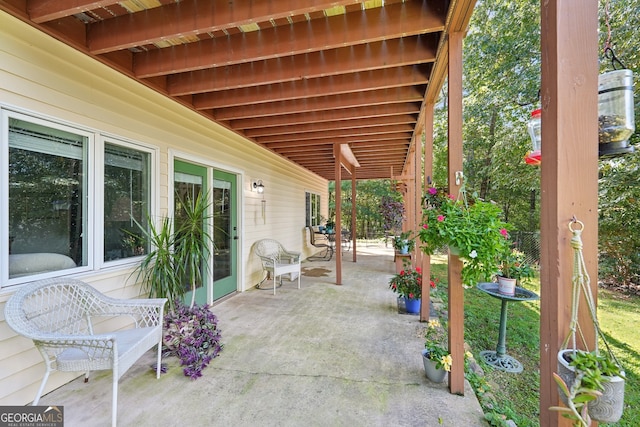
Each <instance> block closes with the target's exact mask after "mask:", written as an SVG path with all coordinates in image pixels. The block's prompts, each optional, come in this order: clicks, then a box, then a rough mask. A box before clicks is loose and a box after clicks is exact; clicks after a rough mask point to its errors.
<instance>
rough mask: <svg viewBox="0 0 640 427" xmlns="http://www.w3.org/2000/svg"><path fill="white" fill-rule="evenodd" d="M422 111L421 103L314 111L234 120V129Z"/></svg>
mask: <svg viewBox="0 0 640 427" xmlns="http://www.w3.org/2000/svg"><path fill="white" fill-rule="evenodd" d="M419 111H420V104H419V103H417V102H416V103H406V104H389V105H384V106H366V107H358V108H336V109H334V110H331V111H313V112H306V113H298V114H289V115H285V116H275V117H259V118H255V119H254V118H247V119H238V120H232V121H231V122H230V125H231V127H233V128H234V129H256V128H261V127H272V126H299V125H301V124H309V123H322V122H332V121H339V120H361V119H370V118H378V117H388V116H396V115H407V114H409V115H412V114H417V113H418V112H419Z"/></svg>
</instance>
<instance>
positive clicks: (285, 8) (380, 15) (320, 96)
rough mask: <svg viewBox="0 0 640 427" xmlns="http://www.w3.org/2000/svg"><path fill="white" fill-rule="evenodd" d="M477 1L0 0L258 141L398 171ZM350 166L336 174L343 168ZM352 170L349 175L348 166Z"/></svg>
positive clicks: (311, 159) (362, 169) (304, 158)
mask: <svg viewBox="0 0 640 427" xmlns="http://www.w3.org/2000/svg"><path fill="white" fill-rule="evenodd" d="M474 5H475V0H459V1H456V0H404V1H403V0H372V1H361V0H357V1H354V0H349V1H347V0H342V1H323V0H297V1H291V0H279V1H277V0H274V1H267V0H264V1H233V0H210V1H203V0H128V1H115V0H99V1H98V0H56V1H51V0H0V9H2V10H4V11H7V12H9V13H10V14H12V15H14V16H16V17H18V18H20V19H22V20H24V21H26V22H28V23H30V24H31V25H33V26H35V27H37V28H38V29H40V30H42V31H44V32H46V33H48V34H50V35H51V36H53V37H55V38H57V39H59V40H61V41H63V42H64V43H66V44H68V45H70V46H72V47H74V48H76V49H78V50H80V51H81V52H84V53H86V54H87V55H90V56H92V57H94V58H95V59H97V60H98V61H101V62H103V63H104V64H106V65H108V66H109V67H112V68H113V69H116V70H118V71H120V72H122V73H124V74H126V75H128V76H130V77H131V78H133V79H135V80H137V81H139V82H140V83H142V84H144V85H146V86H148V87H150V88H152V89H154V90H157V91H158V92H160V93H162V94H164V95H166V96H167V97H170V98H172V99H174V100H175V101H176V102H179V103H181V104H183V105H184V106H186V107H188V108H191V109H193V110H195V111H197V112H199V113H200V114H202V115H203V116H205V117H207V118H209V119H211V120H212V121H214V122H217V123H219V124H221V125H223V126H225V127H227V128H229V129H231V130H233V131H235V132H237V133H239V134H241V135H243V136H245V137H246V138H248V139H249V140H252V141H254V142H255V143H257V144H260V145H262V146H264V147H265V148H267V149H269V150H272V151H273V152H275V153H277V154H279V155H281V156H283V157H286V158H287V159H289V160H291V161H292V162H295V163H297V164H299V165H301V166H303V167H305V168H307V169H309V170H310V171H312V172H315V173H316V174H318V175H320V176H322V177H324V178H326V179H328V180H334V178H335V167H334V150H333V146H334V144H348V146H349V147H350V148H351V151H352V152H353V154H354V156H355V158H356V160H357V163H358V164H359V167H358V168H357V169H356V177H357V178H358V179H374V178H390V177H392V175H401V174H402V170H403V168H404V166H405V163H406V162H407V160H408V155H409V153H410V150H411V145H412V144H413V141H414V139H415V138H420V137H421V132H422V129H423V127H424V123H423V122H424V118H423V108H424V104H425V100H427V101H429V102H433V101H434V100H435V99H436V97H437V93H438V91H439V89H440V87H441V86H442V83H443V80H444V78H445V76H446V70H447V34H448V32H449V31H464V30H465V29H466V26H467V25H468V22H469V19H470V17H471V13H472V11H473V7H474ZM343 176H344V175H343ZM345 177H346V176H345Z"/></svg>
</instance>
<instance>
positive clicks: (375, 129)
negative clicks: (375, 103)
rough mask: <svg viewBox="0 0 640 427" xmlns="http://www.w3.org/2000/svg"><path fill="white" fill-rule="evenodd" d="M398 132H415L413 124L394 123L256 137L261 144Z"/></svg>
mask: <svg viewBox="0 0 640 427" xmlns="http://www.w3.org/2000/svg"><path fill="white" fill-rule="evenodd" d="M397 132H407V133H411V132H413V126H411V125H393V126H372V127H367V128H355V129H350V130H346V129H340V130H324V131H318V132H307V133H298V134H290V135H272V136H264V137H260V138H256V141H257V142H259V143H260V144H269V143H274V142H286V141H300V140H301V139H302V140H305V141H311V140H314V139H327V138H339V137H343V138H344V137H351V136H353V137H359V136H367V135H380V134H385V133H397Z"/></svg>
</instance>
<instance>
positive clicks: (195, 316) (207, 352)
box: [163, 301, 222, 380]
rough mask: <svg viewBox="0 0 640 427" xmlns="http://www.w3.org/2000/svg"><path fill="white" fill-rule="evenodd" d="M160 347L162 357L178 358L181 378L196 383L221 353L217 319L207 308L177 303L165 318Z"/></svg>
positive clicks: (206, 306)
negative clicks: (189, 379) (183, 376)
mask: <svg viewBox="0 0 640 427" xmlns="http://www.w3.org/2000/svg"><path fill="white" fill-rule="evenodd" d="M163 344H164V345H163V356H177V357H178V358H179V359H180V363H181V365H182V366H184V369H183V372H184V375H185V376H187V377H189V378H191V379H194V380H195V379H197V378H199V377H201V376H202V370H203V369H204V368H206V367H207V365H209V362H211V360H212V359H213V358H214V357H216V356H218V354H219V353H220V351H221V350H222V344H221V343H220V330H219V329H218V318H217V316H216V315H215V314H213V313H212V312H211V310H210V307H209V306H208V305H194V306H193V307H189V306H187V305H185V304H183V303H182V302H181V301H176V302H175V309H174V310H171V311H169V312H168V313H167V314H166V315H165V317H164V337H163Z"/></svg>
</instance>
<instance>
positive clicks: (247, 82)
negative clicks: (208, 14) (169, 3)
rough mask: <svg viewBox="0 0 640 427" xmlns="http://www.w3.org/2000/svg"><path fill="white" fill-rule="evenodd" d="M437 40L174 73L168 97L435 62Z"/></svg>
mask: <svg viewBox="0 0 640 427" xmlns="http://www.w3.org/2000/svg"><path fill="white" fill-rule="evenodd" d="M438 40H439V35H438V34H425V35H421V36H414V37H405V38H404V39H402V40H398V39H395V40H387V41H386V42H375V43H370V44H369V45H356V46H348V47H340V48H337V49H330V50H327V51H324V52H313V53H304V54H300V55H291V56H288V57H283V58H278V59H268V60H264V61H256V62H252V63H246V64H236V65H228V66H224V67H213V68H208V69H205V70H197V71H191V72H182V73H176V74H172V75H170V76H169V77H168V81H167V88H168V91H169V93H171V94H188V93H204V92H211V91H217V90H229V89H237V88H243V87H253V86H258V85H268V84H275V83H282V82H288V81H296V80H304V79H312V78H320V77H325V76H335V75H340V74H345V73H355V72H358V73H361V72H364V71H369V70H379V69H384V68H392V67H399V66H406V65H415V64H423V63H428V62H431V61H432V60H435V58H436V49H437V46H438ZM138 77H140V78H146V77H151V76H138Z"/></svg>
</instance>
